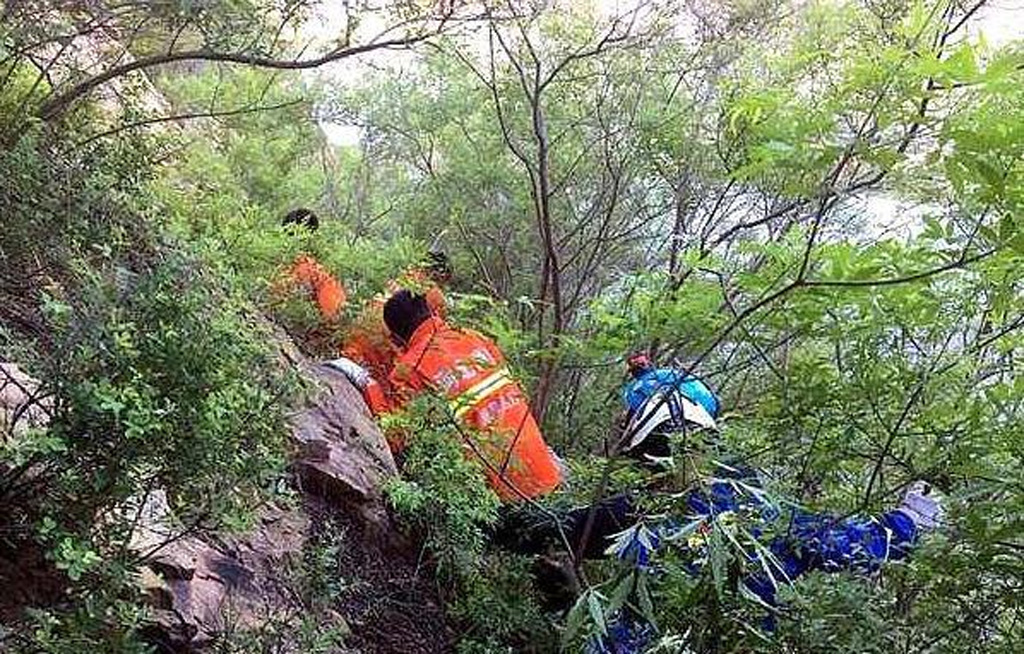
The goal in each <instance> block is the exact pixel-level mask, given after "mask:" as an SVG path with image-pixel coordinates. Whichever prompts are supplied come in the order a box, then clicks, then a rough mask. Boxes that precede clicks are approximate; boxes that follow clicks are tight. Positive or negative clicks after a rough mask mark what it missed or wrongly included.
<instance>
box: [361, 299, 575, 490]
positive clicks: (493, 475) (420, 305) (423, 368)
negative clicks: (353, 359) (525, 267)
mask: <svg viewBox="0 0 1024 654" xmlns="http://www.w3.org/2000/svg"><path fill="white" fill-rule="evenodd" d="M396 307H397V309H396ZM410 311H411V312H412V313H409V312H410ZM403 312H404V313H405V314H406V315H401V314H403ZM384 317H385V320H386V321H387V323H388V327H389V328H390V329H391V330H392V332H396V333H397V336H398V338H399V340H400V341H401V342H402V345H403V347H402V353H401V354H400V356H399V357H398V360H397V361H396V364H395V369H394V371H393V372H392V374H391V377H390V382H391V385H392V387H393V388H394V390H395V392H396V393H397V395H398V398H397V402H391V401H389V400H387V399H384V400H383V401H382V398H381V397H380V396H379V394H375V393H373V392H372V390H368V392H367V397H368V398H369V400H370V404H371V408H372V409H373V410H374V412H375V413H381V412H386V411H388V410H391V409H392V408H394V407H395V405H396V404H401V403H403V402H404V401H407V400H408V399H410V398H411V397H412V396H413V395H416V394H418V393H421V392H425V391H434V392H437V393H439V394H441V395H443V396H444V397H445V399H446V400H447V401H448V402H449V405H450V406H451V409H452V412H453V413H454V415H455V418H456V419H457V420H459V421H460V422H461V424H463V425H465V426H466V427H469V428H470V429H468V430H467V431H466V432H465V434H464V436H465V438H466V445H467V447H468V448H469V449H470V450H471V453H472V454H475V455H476V456H478V457H480V459H481V460H482V461H483V463H484V468H485V472H486V474H487V477H488V479H489V481H490V482H491V485H492V486H493V487H494V489H495V490H496V491H497V493H498V494H499V495H500V496H501V497H502V498H503V499H516V498H521V497H523V496H525V497H535V496H538V495H542V494H545V493H548V492H550V491H552V490H554V489H555V488H556V487H557V486H558V484H559V482H560V480H561V471H560V469H559V466H558V463H557V461H556V460H555V457H554V455H553V454H552V452H551V450H550V448H548V446H547V444H546V443H545V442H544V439H543V437H542V436H541V433H540V428H539V427H538V425H537V422H536V420H535V419H534V417H533V414H532V413H531V411H530V407H529V403H528V401H527V398H526V395H525V394H524V393H523V391H522V389H521V388H520V387H519V384H518V383H517V382H516V381H515V380H514V379H513V378H512V376H511V374H510V373H509V370H508V367H507V366H506V363H505V358H504V356H503V355H502V354H501V351H500V350H499V349H498V348H497V346H496V345H495V344H494V343H493V342H492V341H491V340H490V339H488V338H486V337H485V336H483V335H481V334H479V333H477V332H474V331H471V330H463V329H456V328H453V327H451V326H450V325H448V324H447V323H446V322H445V321H444V320H442V319H441V318H439V317H437V316H434V315H431V314H430V309H429V307H428V306H427V303H426V300H425V299H424V298H423V296H420V295H413V294H411V293H410V292H409V291H400V292H399V293H396V294H395V296H393V298H392V299H391V300H389V301H388V303H387V305H385V313H384Z"/></svg>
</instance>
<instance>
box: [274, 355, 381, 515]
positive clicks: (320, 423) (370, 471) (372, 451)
mask: <svg viewBox="0 0 1024 654" xmlns="http://www.w3.org/2000/svg"><path fill="white" fill-rule="evenodd" d="M303 369H304V372H305V373H306V378H307V379H309V380H310V381H311V382H313V384H314V386H315V388H314V389H313V392H312V393H311V394H310V396H309V400H308V403H307V405H306V406H305V407H304V408H302V409H300V410H299V411H296V412H295V413H294V414H293V415H292V418H291V425H292V438H293V440H294V442H295V443H296V445H297V446H298V447H297V453H296V456H295V459H294V468H295V470H296V472H297V473H298V478H299V481H300V484H301V488H302V490H303V491H305V492H309V493H313V494H314V495H318V496H321V497H324V498H326V499H328V500H330V501H332V502H335V503H340V504H344V505H346V506H349V507H351V508H352V509H354V510H356V511H357V512H359V514H360V515H361V517H362V518H363V519H364V520H365V521H366V522H367V523H368V524H369V525H370V526H371V527H377V528H386V527H387V513H386V511H385V509H384V502H383V497H382V487H383V484H384V482H385V481H387V479H388V478H390V477H392V476H395V475H397V474H398V469H397V467H396V466H395V460H394V458H393V457H392V456H391V450H390V449H388V445H387V442H386V441H385V440H384V436H383V434H382V433H381V431H380V429H379V428H378V427H377V424H376V423H375V422H374V420H373V417H372V416H371V415H370V412H369V410H368V409H367V408H366V403H365V402H364V401H363V397H362V394H361V393H360V392H359V391H358V390H357V389H356V388H355V387H354V386H353V385H352V384H351V383H350V382H349V380H348V378H346V377H345V375H343V374H342V373H340V372H338V371H336V370H334V369H332V368H328V367H326V366H317V365H306V366H304V367H303Z"/></svg>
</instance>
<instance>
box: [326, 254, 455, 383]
mask: <svg viewBox="0 0 1024 654" xmlns="http://www.w3.org/2000/svg"><path fill="white" fill-rule="evenodd" d="M437 260H439V259H434V261H437ZM440 260H442V261H444V262H445V263H444V265H445V266H447V259H440ZM447 275H450V272H448V273H447ZM446 279H447V277H446V276H442V275H440V274H438V272H437V269H435V268H433V267H431V266H420V267H415V268H412V269H410V270H408V271H406V272H405V273H403V274H402V275H401V276H399V277H398V278H397V279H393V280H391V281H390V282H388V284H387V287H386V289H385V292H384V293H380V294H378V295H376V296H375V297H373V298H372V299H371V300H370V301H369V302H367V303H366V305H365V306H364V307H363V310H362V311H361V312H360V314H359V316H358V317H357V318H356V319H355V320H354V321H353V322H352V324H351V325H349V327H348V329H347V330H346V334H345V345H344V347H343V348H342V354H343V355H344V356H346V357H348V358H350V359H352V360H353V361H355V362H356V363H358V364H359V365H361V366H363V367H365V368H366V369H367V370H369V371H370V373H371V374H372V375H373V378H374V379H375V380H377V381H378V382H380V384H381V386H382V392H383V393H384V394H390V393H391V388H390V380H389V378H390V376H391V371H392V370H393V369H394V365H395V361H396V360H397V358H398V354H399V352H398V349H397V348H396V347H395V346H394V345H393V344H392V343H391V339H390V335H389V333H388V328H387V325H385V324H384V304H385V303H386V302H387V300H388V299H389V298H390V297H391V296H392V295H394V294H395V293H397V292H398V291H400V290H402V289H403V288H406V287H408V286H410V285H411V286H412V287H414V288H417V289H421V290H422V293H423V295H424V296H425V297H426V299H427V305H428V306H429V307H430V311H431V313H433V314H434V315H436V316H439V317H441V318H445V317H446V315H447V303H446V300H445V297H444V292H443V291H442V289H441V284H442V282H444V281H446Z"/></svg>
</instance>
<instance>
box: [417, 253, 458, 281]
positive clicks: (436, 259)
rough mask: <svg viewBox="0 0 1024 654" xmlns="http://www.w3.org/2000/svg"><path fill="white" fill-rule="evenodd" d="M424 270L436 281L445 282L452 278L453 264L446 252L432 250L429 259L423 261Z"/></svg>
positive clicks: (428, 254)
mask: <svg viewBox="0 0 1024 654" xmlns="http://www.w3.org/2000/svg"><path fill="white" fill-rule="evenodd" d="M423 268H424V269H425V270H426V271H427V274H429V275H430V277H431V278H432V279H433V280H434V281H444V280H448V279H451V277H452V264H451V261H450V260H449V259H448V255H447V254H445V253H444V252H438V251H436V250H432V251H430V252H427V258H426V259H425V260H424V261H423Z"/></svg>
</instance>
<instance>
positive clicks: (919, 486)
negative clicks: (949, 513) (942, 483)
mask: <svg viewBox="0 0 1024 654" xmlns="http://www.w3.org/2000/svg"><path fill="white" fill-rule="evenodd" d="M898 510H899V511H902V512H903V513H904V514H906V516H907V517H908V518H910V519H911V520H913V522H914V526H915V527H917V528H918V529H935V528H936V527H938V526H939V524H940V523H941V522H942V513H943V511H942V504H941V503H940V502H939V497H938V493H934V492H933V491H932V487H931V484H929V483H928V482H926V481H921V480H918V481H915V482H914V483H912V484H911V485H910V488H909V489H908V490H907V493H906V494H905V495H904V496H903V501H902V502H901V503H900V505H899V508H898Z"/></svg>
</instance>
